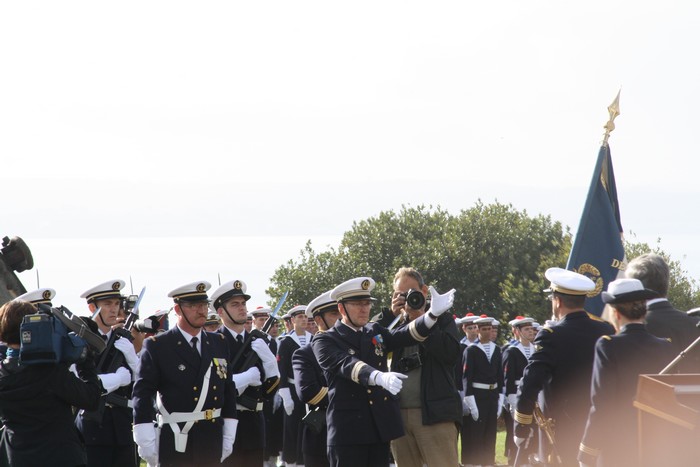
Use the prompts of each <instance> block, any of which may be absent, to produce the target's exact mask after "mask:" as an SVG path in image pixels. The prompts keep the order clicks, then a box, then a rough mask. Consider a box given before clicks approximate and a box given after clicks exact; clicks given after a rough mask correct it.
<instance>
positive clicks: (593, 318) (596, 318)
mask: <svg viewBox="0 0 700 467" xmlns="http://www.w3.org/2000/svg"><path fill="white" fill-rule="evenodd" d="M586 314H587V315H588V317H589V318H591V319H592V320H594V321H600V322H602V323H607V321H605V320H604V319H603V318H601V317H600V316H596V315H594V314H593V313H589V312H586Z"/></svg>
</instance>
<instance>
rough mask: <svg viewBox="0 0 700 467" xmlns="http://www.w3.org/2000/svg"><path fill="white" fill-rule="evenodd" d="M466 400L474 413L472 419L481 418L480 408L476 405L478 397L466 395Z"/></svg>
mask: <svg viewBox="0 0 700 467" xmlns="http://www.w3.org/2000/svg"><path fill="white" fill-rule="evenodd" d="M464 402H466V404H467V407H469V411H470V412H471V414H472V419H473V420H474V421H475V422H476V421H478V420H479V408H478V407H477V406H476V399H475V398H474V396H464Z"/></svg>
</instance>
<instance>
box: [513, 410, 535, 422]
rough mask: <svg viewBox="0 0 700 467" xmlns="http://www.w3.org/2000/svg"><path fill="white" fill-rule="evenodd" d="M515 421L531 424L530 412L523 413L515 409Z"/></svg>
mask: <svg viewBox="0 0 700 467" xmlns="http://www.w3.org/2000/svg"><path fill="white" fill-rule="evenodd" d="M514 418H515V421H516V422H518V423H520V424H523V425H531V424H532V414H530V415H528V414H524V413H520V412H518V411H517V410H516V411H515V417H514Z"/></svg>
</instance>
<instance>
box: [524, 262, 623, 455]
mask: <svg viewBox="0 0 700 467" xmlns="http://www.w3.org/2000/svg"><path fill="white" fill-rule="evenodd" d="M545 277H546V278H547V279H548V280H549V281H550V287H549V289H546V290H545V292H549V293H550V295H549V297H548V298H549V300H551V302H552V314H553V315H554V318H555V319H556V320H557V321H556V323H555V324H553V325H551V326H544V327H543V328H542V329H541V330H540V332H539V333H538V334H537V337H536V338H535V347H536V348H537V350H536V351H535V353H534V354H532V355H531V356H530V362H529V363H528V365H527V367H526V368H525V372H524V374H523V379H522V383H521V386H520V390H519V391H518V401H517V406H516V410H515V415H514V418H515V422H516V423H515V442H516V444H517V445H520V444H521V443H522V442H523V441H524V440H525V439H526V438H527V437H528V435H529V433H530V430H531V428H532V427H533V417H532V413H533V411H534V409H535V403H536V402H537V395H538V394H539V392H540V390H544V407H542V410H543V412H544V415H545V417H547V418H552V419H554V423H555V424H556V440H555V443H556V448H557V451H558V453H559V455H560V457H561V460H562V463H563V465H576V464H577V460H576V457H577V455H578V448H579V443H580V441H581V437H582V435H583V429H584V428H585V424H586V419H587V418H588V410H589V409H590V406H591V372H592V369H593V357H594V347H595V343H596V341H597V340H598V338H599V337H600V336H603V335H605V334H614V333H615V329H614V328H613V327H612V326H611V325H610V324H609V323H606V322H605V321H603V320H601V319H600V318H597V317H595V316H593V315H590V314H588V313H586V311H585V310H584V309H583V305H584V303H585V301H586V295H587V294H588V293H589V292H593V291H594V290H595V283H594V282H593V281H592V280H591V279H589V278H588V277H586V276H584V275H582V274H578V273H575V272H573V271H568V270H566V269H561V268H549V269H547V271H546V272H545ZM542 439H545V438H542Z"/></svg>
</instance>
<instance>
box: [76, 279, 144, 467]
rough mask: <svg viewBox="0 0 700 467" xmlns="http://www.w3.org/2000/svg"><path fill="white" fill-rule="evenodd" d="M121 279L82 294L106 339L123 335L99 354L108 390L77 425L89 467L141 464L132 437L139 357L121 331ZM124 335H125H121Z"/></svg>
mask: <svg viewBox="0 0 700 467" xmlns="http://www.w3.org/2000/svg"><path fill="white" fill-rule="evenodd" d="M124 285H125V282H124V281H123V280H121V279H116V280H111V281H107V282H103V283H101V284H99V285H96V286H95V287H92V288H91V289H89V290H87V291H85V292H84V293H83V294H82V295H81V296H80V297H81V298H84V299H86V300H87V303H88V308H89V309H90V312H91V313H92V314H93V315H94V316H93V320H94V321H95V323H97V327H98V329H99V333H100V335H101V336H102V338H103V339H104V340H105V341H107V342H109V341H110V337H111V336H112V333H115V332H117V333H122V334H123V337H116V336H115V337H116V339H114V340H113V342H114V346H112V347H111V348H106V349H105V350H104V351H103V352H102V353H101V354H100V355H99V356H97V357H96V362H95V363H96V365H97V373H98V376H99V378H100V380H102V385H103V386H104V388H105V391H106V393H105V394H103V397H104V398H105V400H103V401H100V404H99V406H98V409H97V410H94V411H85V410H82V411H80V413H79V414H78V417H77V418H76V425H77V426H78V429H79V430H80V432H81V433H82V435H83V438H84V439H85V446H86V449H87V458H88V463H87V465H88V466H115V467H116V466H120V467H121V466H137V465H138V457H137V455H136V448H135V445H134V441H133V438H132V432H131V426H132V423H133V416H132V410H131V389H132V384H131V382H132V381H133V380H134V379H136V374H137V372H138V368H139V358H138V356H137V355H136V351H135V349H134V345H133V344H132V342H131V340H130V339H129V337H127V334H128V332H127V331H124V330H122V329H119V330H117V328H115V327H114V326H116V325H117V324H118V323H119V320H118V318H119V313H120V311H121V310H122V308H123V297H122V295H121V289H122V288H123V287H124ZM120 335H121V334H120Z"/></svg>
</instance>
